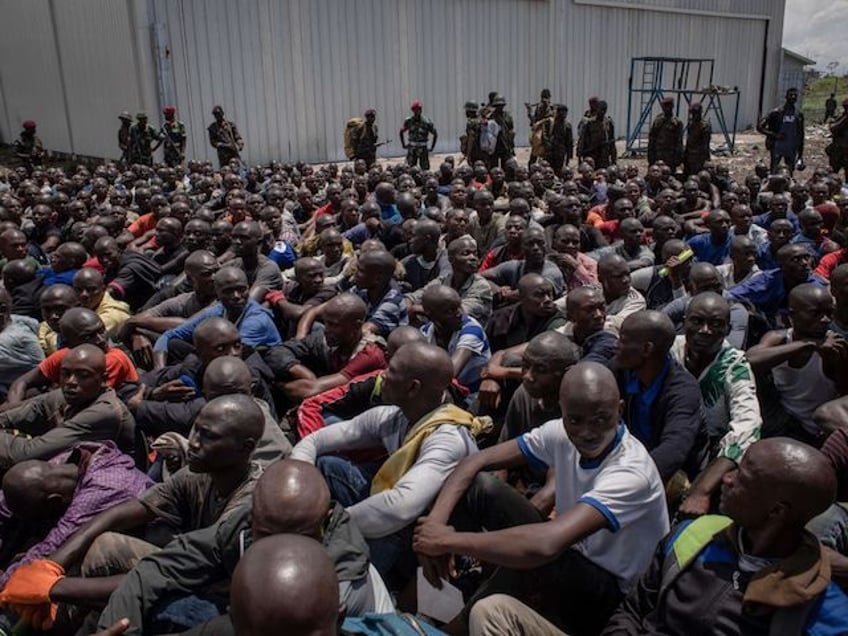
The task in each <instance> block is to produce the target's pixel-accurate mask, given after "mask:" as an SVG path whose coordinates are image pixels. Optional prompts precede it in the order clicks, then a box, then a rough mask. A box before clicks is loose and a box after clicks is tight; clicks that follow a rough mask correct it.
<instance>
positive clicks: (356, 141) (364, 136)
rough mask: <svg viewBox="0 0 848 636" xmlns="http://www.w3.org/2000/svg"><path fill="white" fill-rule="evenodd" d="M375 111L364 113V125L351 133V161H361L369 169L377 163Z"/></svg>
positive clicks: (370, 110)
mask: <svg viewBox="0 0 848 636" xmlns="http://www.w3.org/2000/svg"><path fill="white" fill-rule="evenodd" d="M376 121H377V111H376V110H374V109H373V108H369V109H368V110H366V111H365V123H363V124H362V125H361V126H359V127H358V128H357V129H356V130H354V131H353V139H352V141H353V160H354V161H356V160H357V159H362V160H363V161H364V162H365V164H366V165H367V166H368V167H369V168H370V167H371V166H373V165H374V164H375V163H376V162H377V135H378V134H379V132H378V130H377V124H376Z"/></svg>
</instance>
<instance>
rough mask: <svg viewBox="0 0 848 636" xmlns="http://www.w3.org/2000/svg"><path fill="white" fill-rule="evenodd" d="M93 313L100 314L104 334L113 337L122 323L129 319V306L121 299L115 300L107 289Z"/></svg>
mask: <svg viewBox="0 0 848 636" xmlns="http://www.w3.org/2000/svg"><path fill="white" fill-rule="evenodd" d="M95 313H96V314H97V315H98V316H100V320H102V321H103V324H104V325H105V326H106V335H107V336H108V337H109V338H112V339H114V338H116V337H117V336H118V332H119V331H120V330H121V327H123V326H124V323H125V322H126V321H127V320H129V317H130V306H129V305H128V304H127V303H125V302H123V301H120V300H115V299H114V298H112V296H111V295H110V294H109V292H108V291H107V292H106V293H105V294H103V300H101V301H100V304H99V305H98V306H97V310H96V312H95Z"/></svg>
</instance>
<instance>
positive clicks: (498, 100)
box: [492, 95, 506, 106]
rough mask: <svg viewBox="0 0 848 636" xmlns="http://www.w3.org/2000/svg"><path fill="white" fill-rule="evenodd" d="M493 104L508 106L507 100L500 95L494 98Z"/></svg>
mask: <svg viewBox="0 0 848 636" xmlns="http://www.w3.org/2000/svg"><path fill="white" fill-rule="evenodd" d="M492 106H506V100H505V99H504V98H503V97H501V96H500V95H498V96H497V97H495V99H493V100H492Z"/></svg>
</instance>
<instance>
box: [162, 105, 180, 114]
mask: <svg viewBox="0 0 848 636" xmlns="http://www.w3.org/2000/svg"><path fill="white" fill-rule="evenodd" d="M176 112H177V107H176V106H165V108H163V109H162V113H163V114H165V115H173V114H174V113H176Z"/></svg>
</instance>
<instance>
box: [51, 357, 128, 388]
mask: <svg viewBox="0 0 848 636" xmlns="http://www.w3.org/2000/svg"><path fill="white" fill-rule="evenodd" d="M68 352H70V349H69V348H68V347H63V348H61V349H59V350H58V351H57V352H56V353H52V354H50V355H49V356H47V357H46V358H44V360H42V361H41V362H39V363H38V370H39V371H41V375H43V376H44V377H45V378H47V379H48V380H50V382H52V383H53V384H59V378H60V373H61V370H62V360H64V359H65V356H66V355H68ZM106 382H107V383H108V384H109V386H110V387H112V388H113V389H116V388H118V387H119V386H121V385H122V384H124V383H125V382H138V371H136V370H135V365H134V364H133V363H132V360H130V359H129V356H127V354H126V353H124V352H123V351H121V350H120V349H118V348H117V347H109V350H108V351H106Z"/></svg>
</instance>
